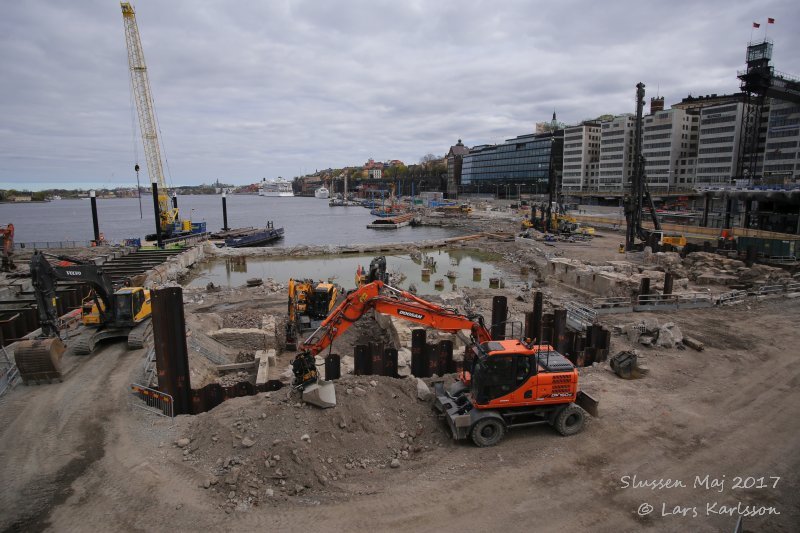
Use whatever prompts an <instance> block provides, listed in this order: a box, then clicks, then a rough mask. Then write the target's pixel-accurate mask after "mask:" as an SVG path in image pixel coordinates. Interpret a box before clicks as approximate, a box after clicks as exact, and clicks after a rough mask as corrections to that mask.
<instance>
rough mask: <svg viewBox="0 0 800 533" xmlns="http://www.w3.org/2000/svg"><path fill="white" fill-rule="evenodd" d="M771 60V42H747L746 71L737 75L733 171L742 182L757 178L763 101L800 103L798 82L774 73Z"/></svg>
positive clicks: (799, 82) (765, 40)
mask: <svg viewBox="0 0 800 533" xmlns="http://www.w3.org/2000/svg"><path fill="white" fill-rule="evenodd" d="M771 60H772V41H770V40H767V39H764V40H763V41H762V42H756V43H749V44H748V46H747V69H746V70H743V71H739V72H738V73H737V77H738V78H739V80H740V81H741V85H740V88H741V90H742V94H743V95H744V98H743V100H744V103H745V106H744V108H745V112H744V113H743V114H742V123H741V131H742V134H741V137H740V141H739V159H738V161H737V168H736V175H737V177H739V178H742V179H751V180H752V179H755V178H757V176H756V174H757V173H758V170H759V168H758V167H759V165H758V156H759V152H760V150H759V137H760V128H761V115H762V111H763V110H764V107H765V103H766V100H767V98H771V99H773V100H778V101H781V102H791V103H793V104H800V79H797V78H793V77H791V76H788V75H787V74H784V73H782V72H779V71H777V70H775V68H774V67H773V66H772V64H771V63H770V62H771ZM762 174H763V172H762Z"/></svg>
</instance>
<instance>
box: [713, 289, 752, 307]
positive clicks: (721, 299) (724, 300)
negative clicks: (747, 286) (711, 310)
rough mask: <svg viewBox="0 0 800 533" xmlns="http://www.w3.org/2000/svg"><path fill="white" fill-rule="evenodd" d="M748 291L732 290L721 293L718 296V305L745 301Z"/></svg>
mask: <svg viewBox="0 0 800 533" xmlns="http://www.w3.org/2000/svg"><path fill="white" fill-rule="evenodd" d="M746 296H747V293H746V292H745V291H738V290H736V291H730V292H726V293H725V294H720V295H719V296H718V297H717V305H732V304H736V303H739V302H742V301H744V299H745V297H746Z"/></svg>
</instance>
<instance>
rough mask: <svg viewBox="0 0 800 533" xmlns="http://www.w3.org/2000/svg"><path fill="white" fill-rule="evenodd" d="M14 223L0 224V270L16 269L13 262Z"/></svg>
mask: <svg viewBox="0 0 800 533" xmlns="http://www.w3.org/2000/svg"><path fill="white" fill-rule="evenodd" d="M13 257H14V224H6V225H5V226H0V258H2V261H0V272H11V271H12V270H16V268H17V266H16V265H15V264H14V260H13Z"/></svg>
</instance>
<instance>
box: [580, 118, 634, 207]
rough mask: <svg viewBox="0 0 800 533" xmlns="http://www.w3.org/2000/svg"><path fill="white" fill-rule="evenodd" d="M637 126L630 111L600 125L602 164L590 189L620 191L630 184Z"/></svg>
mask: <svg viewBox="0 0 800 533" xmlns="http://www.w3.org/2000/svg"><path fill="white" fill-rule="evenodd" d="M635 130H636V117H635V116H633V115H632V114H630V113H626V114H624V115H619V116H616V117H614V118H612V119H610V120H606V121H604V122H603V123H602V124H601V125H600V164H599V171H598V177H597V178H596V182H595V183H594V184H592V185H593V186H592V187H591V190H595V191H598V192H620V193H621V192H622V190H623V189H624V188H625V187H630V182H631V174H632V172H633V136H634V132H635Z"/></svg>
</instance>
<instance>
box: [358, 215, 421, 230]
mask: <svg viewBox="0 0 800 533" xmlns="http://www.w3.org/2000/svg"><path fill="white" fill-rule="evenodd" d="M412 220H414V215H413V214H411V213H407V214H405V215H397V216H393V217H386V218H378V219H376V220H373V221H372V223H371V224H367V228H369V229H397V228H402V227H403V226H408V225H409V224H411V221H412Z"/></svg>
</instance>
